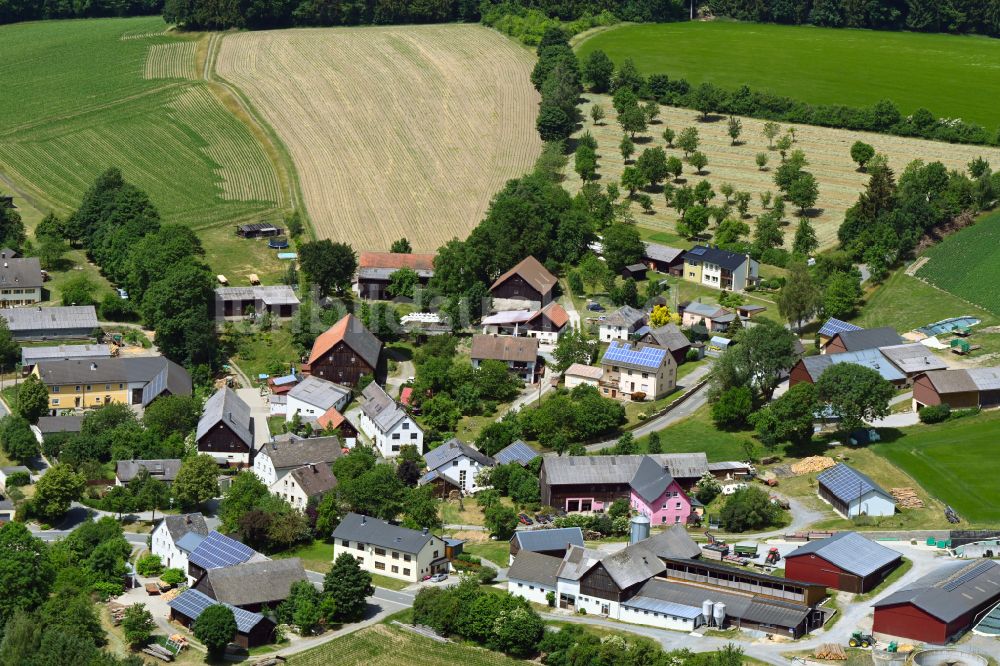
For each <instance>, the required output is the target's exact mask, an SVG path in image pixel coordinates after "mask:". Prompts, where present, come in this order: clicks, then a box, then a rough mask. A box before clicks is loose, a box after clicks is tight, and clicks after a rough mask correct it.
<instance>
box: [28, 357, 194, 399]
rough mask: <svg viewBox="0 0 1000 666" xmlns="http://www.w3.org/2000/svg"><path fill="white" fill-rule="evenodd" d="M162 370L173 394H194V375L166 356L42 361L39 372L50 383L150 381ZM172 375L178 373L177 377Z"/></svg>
mask: <svg viewBox="0 0 1000 666" xmlns="http://www.w3.org/2000/svg"><path fill="white" fill-rule="evenodd" d="M162 373H165V374H166V376H165V380H166V387H167V389H168V390H169V391H170V392H171V393H173V394H174V395H190V394H191V376H190V375H188V374H187V371H186V370H184V368H182V367H180V366H179V365H177V364H176V363H174V362H173V361H170V360H168V359H166V358H164V357H162V356H122V357H113V358H100V359H91V360H86V359H69V360H65V361H62V360H56V361H40V362H39V363H38V374H39V375H40V376H41V379H42V381H43V382H45V384H47V385H53V384H58V385H65V384H107V383H111V384H114V383H120V382H124V383H133V382H134V383H142V382H146V383H148V382H151V381H153V380H154V379H156V378H157V377H158V376H159V375H161V374H162ZM171 374H174V377H173V378H172V377H171ZM171 384H173V385H171Z"/></svg>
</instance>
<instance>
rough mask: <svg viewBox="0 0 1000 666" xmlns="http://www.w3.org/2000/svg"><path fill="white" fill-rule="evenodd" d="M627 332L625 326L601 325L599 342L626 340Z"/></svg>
mask: <svg viewBox="0 0 1000 666" xmlns="http://www.w3.org/2000/svg"><path fill="white" fill-rule="evenodd" d="M628 334H629V330H628V327H627V326H608V325H607V324H601V326H600V332H599V337H600V339H601V342H611V341H612V340H628Z"/></svg>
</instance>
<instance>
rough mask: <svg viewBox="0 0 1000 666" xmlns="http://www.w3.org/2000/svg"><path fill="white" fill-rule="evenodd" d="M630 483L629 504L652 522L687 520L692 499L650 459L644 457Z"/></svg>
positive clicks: (665, 523)
mask: <svg viewBox="0 0 1000 666" xmlns="http://www.w3.org/2000/svg"><path fill="white" fill-rule="evenodd" d="M629 485H630V486H631V492H630V493H629V503H630V504H631V505H632V508H633V509H635V510H636V511H638V512H639V513H641V514H642V515H644V516H646V517H647V518H649V522H650V524H651V525H673V524H681V525H684V524H686V523H687V521H688V516H690V515H691V499H690V498H689V497H688V496H687V494H686V493H685V492H684V490H683V489H681V486H680V484H678V483H677V481H676V480H675V479H674V477H672V476H671V475H670V473H669V472H667V471H666V470H665V469H664V468H663V467H662V466H660V465H657V464H656V462H655V461H654V460H653V459H652V458H648V457H646V458H643V460H642V462H641V463H640V464H639V469H637V470H636V472H635V477H633V479H632V482H631V484H629Z"/></svg>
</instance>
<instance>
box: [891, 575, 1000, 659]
mask: <svg viewBox="0 0 1000 666" xmlns="http://www.w3.org/2000/svg"><path fill="white" fill-rule="evenodd" d="M997 603H1000V564H997V563H996V562H994V561H992V560H977V561H975V562H972V563H971V564H964V563H962V564H960V565H959V566H957V568H956V566H954V565H951V566H949V565H945V566H943V567H941V569H940V570H939V571H937V572H935V573H932V574H930V575H929V576H925V577H924V578H923V579H921V580H920V581H918V582H917V583H916V584H915V585H912V586H910V587H908V588H906V589H904V590H900V591H898V592H894V593H893V594H890V595H889V596H888V597H886V598H884V599H882V600H881V601H879V602H878V603H876V604H875V605H874V607H875V625H874V628H873V630H874V631H875V632H876V633H880V634H888V635H889V636H896V637H900V638H910V639H913V640H917V641H921V642H924V643H938V644H941V643H947V642H949V641H952V640H955V639H957V638H958V637H959V636H961V635H962V634H963V633H965V632H966V631H968V630H969V629H970V628H971V627H973V626H974V625H975V623H976V622H978V621H979V620H980V619H982V617H983V616H984V615H985V614H986V613H987V612H988V611H989V610H990V609H991V608H992V607H993V606H995V605H996V604H997Z"/></svg>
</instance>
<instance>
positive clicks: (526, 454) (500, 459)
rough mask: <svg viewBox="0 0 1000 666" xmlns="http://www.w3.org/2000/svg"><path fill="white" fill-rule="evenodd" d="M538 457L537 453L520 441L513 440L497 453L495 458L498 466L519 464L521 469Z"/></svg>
mask: <svg viewBox="0 0 1000 666" xmlns="http://www.w3.org/2000/svg"><path fill="white" fill-rule="evenodd" d="M537 457H538V451H535V450H534V449H533V448H531V447H530V446H528V445H527V444H525V443H524V442H523V441H522V440H520V439H518V440H514V441H513V442H511V443H510V444H508V445H507V446H505V447H504V448H502V449H500V451H498V452H497V454H496V456H495V458H496V462H497V464H498V465H506V464H507V463H512V462H516V463H520V465H521V466H522V467H523V466H525V465H527V464H528V463H530V462H531V461H532V460H534V459H535V458H537Z"/></svg>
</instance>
